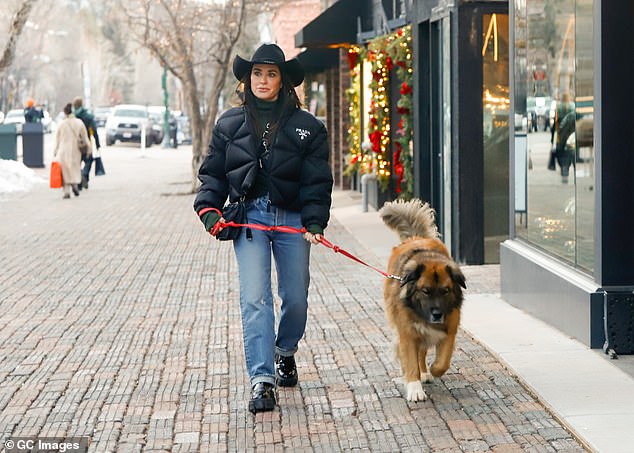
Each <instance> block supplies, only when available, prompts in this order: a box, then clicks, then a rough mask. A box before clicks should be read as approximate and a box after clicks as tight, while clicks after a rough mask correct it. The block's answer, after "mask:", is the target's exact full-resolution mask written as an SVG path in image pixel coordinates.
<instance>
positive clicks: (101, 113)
mask: <svg viewBox="0 0 634 453" xmlns="http://www.w3.org/2000/svg"><path fill="white" fill-rule="evenodd" d="M111 111H112V107H95V111H94V117H95V124H96V125H97V127H104V126H105V125H106V120H107V119H108V116H109V115H110V112H111Z"/></svg>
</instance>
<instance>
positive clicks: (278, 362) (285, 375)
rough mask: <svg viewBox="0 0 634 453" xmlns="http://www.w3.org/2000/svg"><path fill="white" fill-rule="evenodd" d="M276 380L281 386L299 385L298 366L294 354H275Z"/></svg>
mask: <svg viewBox="0 0 634 453" xmlns="http://www.w3.org/2000/svg"><path fill="white" fill-rule="evenodd" d="M275 381H276V382H277V385H279V386H280V387H295V386H296V385H297V366H296V365H295V357H294V356H292V355H291V356H288V357H284V356H281V355H278V354H276V355H275Z"/></svg>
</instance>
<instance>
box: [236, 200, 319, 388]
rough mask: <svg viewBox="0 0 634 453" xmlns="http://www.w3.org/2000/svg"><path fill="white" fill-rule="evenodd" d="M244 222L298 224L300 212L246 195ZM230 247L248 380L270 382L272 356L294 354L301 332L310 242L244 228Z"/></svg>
mask: <svg viewBox="0 0 634 453" xmlns="http://www.w3.org/2000/svg"><path fill="white" fill-rule="evenodd" d="M246 204H247V221H248V223H255V224H262V225H268V226H272V225H288V226H292V227H296V228H301V227H302V225H301V217H300V213H299V212H292V211H286V210H284V209H280V208H276V207H275V206H271V204H270V202H269V198H268V195H265V196H263V197H260V198H257V199H255V200H249V201H247V202H246ZM233 248H234V250H235V253H236V258H237V260H238V268H239V271H240V310H241V313H242V334H243V338H244V355H245V356H246V361H247V370H248V373H249V378H250V380H251V385H252V386H253V385H255V384H257V383H259V382H268V383H271V384H275V368H274V355H275V354H276V353H277V354H280V355H282V356H290V355H293V354H294V353H295V352H296V351H297V343H299V340H300V339H301V338H302V336H303V335H304V330H305V328H306V317H307V312H308V285H309V282H310V275H309V270H308V268H309V262H310V243H309V242H307V241H306V240H305V239H304V238H303V237H302V235H301V234H292V233H281V232H274V231H259V230H255V229H250V230H249V233H247V229H246V228H243V229H242V233H241V234H240V237H239V238H238V239H235V240H234V241H233ZM271 252H272V254H273V258H274V259H275V269H276V271H277V286H278V295H279V296H280V299H281V300H282V304H281V307H280V313H279V320H278V324H277V335H276V332H275V307H274V304H273V291H272V290H271Z"/></svg>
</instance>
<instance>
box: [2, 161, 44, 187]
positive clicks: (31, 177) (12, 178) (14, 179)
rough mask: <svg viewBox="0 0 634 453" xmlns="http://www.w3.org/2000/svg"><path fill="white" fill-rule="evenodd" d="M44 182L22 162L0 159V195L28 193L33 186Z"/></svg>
mask: <svg viewBox="0 0 634 453" xmlns="http://www.w3.org/2000/svg"><path fill="white" fill-rule="evenodd" d="M45 182H46V180H45V179H44V178H42V177H40V176H38V175H37V174H36V173H35V172H34V171H33V170H31V169H30V168H28V167H26V166H25V165H24V164H23V163H22V162H16V161H14V160H6V159H0V194H5V193H15V192H28V191H29V190H31V189H32V188H33V186H34V185H36V184H43V183H45Z"/></svg>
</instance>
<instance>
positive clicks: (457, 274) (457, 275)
mask: <svg viewBox="0 0 634 453" xmlns="http://www.w3.org/2000/svg"><path fill="white" fill-rule="evenodd" d="M447 273H448V274H449V275H450V276H451V280H452V281H453V282H454V283H455V284H456V285H459V286H461V287H462V288H464V289H467V282H466V279H465V277H464V274H463V273H462V271H461V270H460V268H459V267H458V265H457V264H447Z"/></svg>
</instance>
